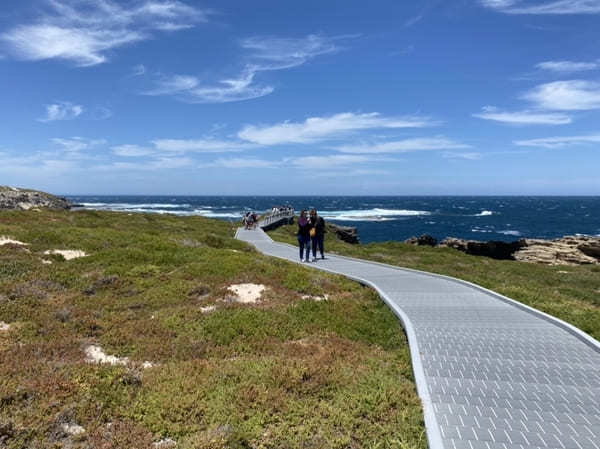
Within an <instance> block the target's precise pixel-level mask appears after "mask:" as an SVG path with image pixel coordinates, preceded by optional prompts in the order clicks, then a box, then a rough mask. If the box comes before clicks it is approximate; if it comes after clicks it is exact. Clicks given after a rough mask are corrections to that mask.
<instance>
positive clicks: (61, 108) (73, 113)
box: [38, 101, 83, 122]
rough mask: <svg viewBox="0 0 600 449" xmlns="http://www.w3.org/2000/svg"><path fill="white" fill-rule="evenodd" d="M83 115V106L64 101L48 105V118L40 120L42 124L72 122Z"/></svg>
mask: <svg viewBox="0 0 600 449" xmlns="http://www.w3.org/2000/svg"><path fill="white" fill-rule="evenodd" d="M81 114H83V106H80V105H78V104H73V103H70V102H68V101H62V102H58V103H54V104H48V105H46V117H43V118H40V119H38V121H40V122H53V121H56V120H72V119H74V118H76V117H79V116H80V115H81Z"/></svg>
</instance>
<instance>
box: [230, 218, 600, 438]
mask: <svg viewBox="0 0 600 449" xmlns="http://www.w3.org/2000/svg"><path fill="white" fill-rule="evenodd" d="M236 236H237V237H238V238H239V239H241V240H244V241H246V242H249V243H251V244H253V245H255V246H256V247H257V249H258V250H260V251H261V252H263V253H265V254H267V255H270V256H275V257H279V258H283V259H287V260H290V261H294V262H298V263H301V262H300V260H299V256H298V252H297V249H296V248H294V247H291V246H290V245H285V244H281V243H275V242H273V241H272V240H271V239H270V238H269V237H268V236H267V235H266V234H265V233H264V232H263V231H261V230H260V229H258V230H254V231H245V230H239V231H238V233H237V234H236ZM306 266H307V267H311V268H316V269H321V270H325V271H329V272H333V273H339V274H343V275H346V276H348V277H351V278H353V279H357V280H360V281H361V282H365V283H367V284H369V285H371V286H373V287H374V288H375V289H376V290H377V291H378V293H379V294H380V295H381V296H382V298H383V299H384V300H385V301H386V302H387V303H388V305H390V307H391V308H392V310H394V312H396V314H397V315H398V316H399V317H400V319H401V321H402V323H403V325H404V328H405V329H406V331H407V335H408V337H409V338H408V339H409V344H410V346H411V356H412V361H413V369H414V371H415V379H416V382H417V387H418V390H419V396H420V397H421V400H422V401H423V406H424V413H425V421H426V422H425V424H426V428H427V434H428V440H429V445H430V447H431V448H432V449H442V448H443V449H463V448H464V449H479V448H481V449H496V448H498V449H513V448H514V449H524V448H556V449H571V448H572V449H600V351H599V348H600V343H598V342H597V341H595V340H593V339H592V338H591V337H589V336H587V335H585V334H583V333H582V332H581V331H579V330H577V329H574V328H572V326H569V325H567V324H566V323H562V322H560V321H559V320H555V319H553V318H549V317H548V316H547V315H545V314H542V313H541V312H537V311H535V310H532V309H529V308H527V307H523V306H520V305H518V304H514V303H513V302H512V300H510V299H508V298H504V297H501V296H500V295H497V294H494V293H493V292H488V291H485V290H484V289H481V288H478V287H476V286H472V285H468V284H467V283H464V282H460V281H455V280H452V279H449V278H445V277H442V276H435V275H430V274H427V273H421V272H416V271H412V270H404V269H401V268H395V267H390V266H386V265H382V264H376V263H371V262H367V261H361V260H357V259H350V258H345V257H339V256H329V257H328V258H327V259H326V260H319V261H318V262H315V263H310V264H306Z"/></svg>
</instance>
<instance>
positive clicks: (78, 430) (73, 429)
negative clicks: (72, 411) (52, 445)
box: [61, 424, 85, 435]
mask: <svg viewBox="0 0 600 449" xmlns="http://www.w3.org/2000/svg"><path fill="white" fill-rule="evenodd" d="M61 429H62V430H63V432H64V433H66V434H68V435H81V434H82V433H84V432H85V429H84V428H83V427H81V426H80V425H79V424H63V425H62V426H61Z"/></svg>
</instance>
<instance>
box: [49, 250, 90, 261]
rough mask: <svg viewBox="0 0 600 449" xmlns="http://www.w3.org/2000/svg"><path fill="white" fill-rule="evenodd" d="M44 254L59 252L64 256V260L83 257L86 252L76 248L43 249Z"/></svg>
mask: <svg viewBox="0 0 600 449" xmlns="http://www.w3.org/2000/svg"><path fill="white" fill-rule="evenodd" d="M44 254H46V255H50V254H60V255H61V256H63V257H64V258H65V260H71V259H78V258H80V257H85V256H87V254H86V253H85V252H84V251H80V250H77V249H53V250H48V251H44Z"/></svg>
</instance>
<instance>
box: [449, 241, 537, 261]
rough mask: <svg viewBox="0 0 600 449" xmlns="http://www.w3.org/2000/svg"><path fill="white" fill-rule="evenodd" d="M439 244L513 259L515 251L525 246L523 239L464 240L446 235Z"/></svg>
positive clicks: (497, 257)
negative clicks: (512, 240)
mask: <svg viewBox="0 0 600 449" xmlns="http://www.w3.org/2000/svg"><path fill="white" fill-rule="evenodd" d="M440 246H445V247H449V248H454V249H457V250H459V251H462V252H464V253H467V254H471V255H473V256H485V257H491V258H492V259H500V260H513V259H515V257H514V254H515V252H517V251H519V250H520V249H521V248H523V247H525V246H527V244H526V242H525V240H517V241H515V242H501V241H495V240H490V241H488V242H480V241H478V240H464V239H456V238H453V237H448V238H446V239H444V240H443V241H442V242H441V243H440Z"/></svg>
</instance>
